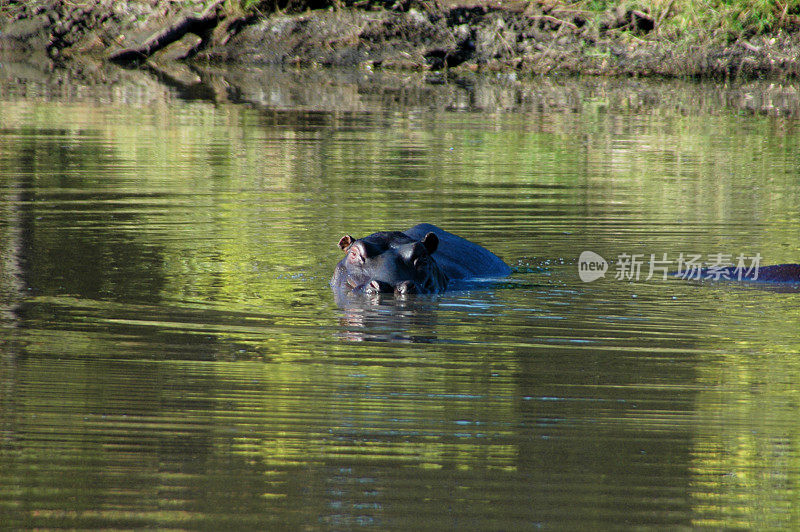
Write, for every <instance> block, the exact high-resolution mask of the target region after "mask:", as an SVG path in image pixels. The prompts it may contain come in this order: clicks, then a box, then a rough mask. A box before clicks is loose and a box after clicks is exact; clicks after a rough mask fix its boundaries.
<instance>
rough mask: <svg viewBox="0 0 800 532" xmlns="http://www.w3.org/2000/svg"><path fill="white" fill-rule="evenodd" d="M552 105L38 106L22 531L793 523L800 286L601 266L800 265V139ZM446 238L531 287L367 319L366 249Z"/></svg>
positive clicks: (667, 116) (22, 264) (628, 110)
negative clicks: (471, 247)
mask: <svg viewBox="0 0 800 532" xmlns="http://www.w3.org/2000/svg"><path fill="white" fill-rule="evenodd" d="M546 89H547V87H539V86H536V85H533V86H532V87H530V88H525V87H522V88H518V89H508V90H509V91H513V90H516V91H518V92H517V93H516V95H515V97H514V98H502V97H497V98H496V99H495V100H492V101H498V102H508V101H511V102H515V101H520V102H523V103H521V104H518V105H517V104H515V106H511V108H510V110H504V109H503V107H502V106H498V107H497V108H495V109H493V110H485V111H483V112H480V113H464V112H452V111H451V110H448V109H450V107H448V106H436V105H433V106H430V107H414V106H409V107H402V106H401V107H399V108H390V109H383V108H377V109H376V108H369V107H368V108H366V110H365V109H353V108H342V109H340V108H336V109H333V110H328V111H325V110H322V111H320V110H315V111H311V110H307V109H306V110H299V111H292V110H281V109H275V108H268V109H259V108H257V107H255V108H254V107H245V106H242V105H235V104H231V103H224V102H223V103H217V104H216V105H212V104H210V103H206V102H181V101H178V100H174V99H170V98H169V97H168V96H165V95H163V94H160V93H159V94H158V95H157V96H151V97H152V98H153V99H152V100H148V101H146V102H145V103H146V104H147V105H146V107H145V108H144V109H142V108H141V103H142V102H137V103H136V104H133V105H131V104H126V103H125V102H124V98H122V97H120V100H119V101H115V102H114V103H113V104H110V105H109V104H104V103H103V102H91V103H82V102H80V101H77V102H75V101H71V100H67V101H47V100H44V101H42V100H37V101H34V100H12V101H4V102H3V105H2V113H0V130H1V131H2V134H0V161H1V162H2V175H0V179H2V181H0V183H1V184H2V197H3V202H2V204H0V207H1V208H2V210H0V215H1V216H0V218H2V220H0V239H2V240H0V244H2V245H0V249H2V250H3V262H2V265H3V270H2V276H0V279H2V291H0V294H2V303H3V305H2V310H3V313H2V320H3V321H2V322H1V323H2V325H1V326H2V327H3V332H7V333H8V334H7V336H6V337H4V338H3V339H2V340H0V353H2V355H3V363H2V364H3V365H2V379H0V382H1V384H0V386H2V388H0V390H2V398H3V401H2V427H3V429H2V430H3V433H2V434H3V440H2V442H3V444H2V468H1V470H2V473H0V475H2V477H3V482H2V483H0V485H2V486H4V487H3V488H2V491H0V498H1V499H2V512H3V513H4V514H5V515H10V521H9V522H10V523H12V525H11V526H16V527H56V526H68V527H78V528H84V527H89V526H95V525H96V526H114V527H144V526H155V527H164V528H166V527H187V528H190V527H223V526H225V525H231V526H232V525H239V526H251V527H270V526H284V527H289V528H299V527H310V528H316V527H319V528H324V527H331V528H337V527H338V528H346V527H354V526H358V525H375V526H378V527H387V528H392V527H394V528H405V529H409V528H414V527H418V526H424V527H426V528H435V527H440V528H441V527H445V526H446V527H456V526H460V525H464V524H465V523H466V524H467V525H474V526H476V527H483V528H515V527H525V526H529V527H530V526H538V525H549V526H553V527H585V526H594V527H603V526H610V525H620V524H621V523H628V524H631V525H633V526H648V525H651V526H693V525H698V526H711V527H720V528H727V527H752V528H784V527H786V528H792V527H793V524H794V523H795V522H796V521H797V518H796V513H797V512H796V510H795V507H794V505H792V504H791V501H793V500H795V499H796V495H797V493H796V488H795V486H796V484H797V480H798V466H797V457H798V450H797V440H798V438H797V434H796V433H797V427H798V424H797V421H796V420H795V418H796V416H794V415H793V414H794V410H795V408H796V403H797V401H796V398H795V397H794V395H795V391H794V390H795V389H796V388H797V382H798V380H797V376H798V371H797V369H798V368H797V364H796V363H795V359H796V358H797V357H796V356H794V355H796V354H797V352H798V346H797V341H796V332H795V330H796V323H797V317H798V316H797V310H796V309H795V308H794V307H795V305H794V304H793V303H794V299H795V298H794V296H795V295H796V294H776V293H773V292H768V291H760V290H751V289H741V288H739V287H728V288H716V287H710V286H706V285H702V286H697V285H690V284H687V283H665V282H651V283H622V282H615V281H613V280H611V279H607V280H605V281H598V282H597V283H595V284H592V285H583V284H581V283H580V282H579V281H578V280H577V276H576V274H575V267H574V261H575V258H576V257H577V256H578V254H579V253H580V252H581V251H583V250H584V249H592V250H594V251H596V252H598V253H600V254H602V255H603V256H605V257H606V258H612V257H614V256H615V254H618V253H620V252H642V253H662V252H663V253H670V254H671V255H673V254H676V253H678V252H690V251H693V252H702V253H709V252H718V251H719V252H729V253H738V252H748V253H750V252H756V251H757V252H760V253H761V254H762V256H763V257H764V260H765V261H768V262H771V263H775V262H783V261H796V260H798V256H800V250H798V249H797V245H796V242H797V241H798V236H800V235H799V234H798V232H799V231H800V225H798V223H797V220H798V216H797V215H798V206H797V205H798V204H797V201H796V198H797V192H798V189H797V187H798V183H797V179H796V176H797V175H798V159H797V157H796V155H795V153H796V148H797V145H798V134H797V131H796V129H795V127H794V123H795V119H794V118H792V117H788V118H783V117H775V116H769V115H758V114H756V115H751V114H744V113H743V112H742V107H741V106H737V105H734V104H730V105H729V104H726V103H724V98H722V99H721V100H723V101H720V99H715V98H714V97H713V93H712V91H711V90H709V89H708V88H703V87H697V86H692V85H682V84H675V85H671V86H668V87H667V88H666V89H658V88H653V87H645V88H644V89H643V90H637V89H636V87H629V88H624V89H623V90H614V89H613V88H608V89H603V88H602V87H601V88H600V89H588V88H586V87H585V86H581V85H576V86H572V85H569V84H566V86H564V87H555V89H556V90H551V91H550V92H548V91H547V90H546ZM551 89H552V87H551ZM320 90H325V89H320ZM497 91H498V93H499V94H500V96H503V95H504V94H505V93H504V92H503V89H497ZM537 91H541V92H542V93H543V96H541V98H540V99H537V98H539V96H537V94H539V93H538V92H537ZM355 92H356V93H357V92H358V91H355ZM148 94H150V93H148ZM654 94H655V95H656V96H657V97H656V98H655V101H656V102H658V101H663V103H661V104H659V103H652V100H653V95H654ZM709 94H712V96H709ZM698 96H699V97H698ZM526 98H528V99H530V100H531V103H528V104H526V103H524V102H526V101H528V100H526ZM704 98H708V100H709V101H711V104H703V105H695V102H698V101H701V102H702V101H704ZM488 99H489V98H487V100H488ZM548 102H550V103H548ZM437 105H438V104H437ZM419 221H431V222H434V223H437V224H439V225H442V226H443V227H445V228H447V229H449V230H452V231H454V232H457V233H461V234H464V235H465V236H469V237H470V238H473V239H475V240H476V241H479V242H481V243H483V244H485V245H487V247H489V248H491V249H492V250H494V251H496V252H497V253H499V254H500V255H501V256H503V257H504V258H505V259H506V260H507V261H508V262H510V263H511V264H512V265H514V266H515V267H517V268H518V272H517V273H516V274H515V275H514V276H512V278H511V279H510V280H508V282H507V283H506V284H505V285H503V287H502V288H499V289H489V290H485V291H475V292H467V293H457V294H451V295H446V296H442V297H440V298H427V299H420V300H419V301H412V302H407V303H405V304H401V303H385V304H383V305H380V304H376V305H371V304H365V305H364V306H363V307H361V308H354V309H336V308H335V307H334V303H333V301H332V296H331V294H330V293H329V290H328V288H327V281H328V278H329V275H330V271H331V269H332V266H333V264H335V262H336V261H337V260H338V258H339V251H338V250H337V249H336V246H335V243H336V242H337V241H338V238H339V237H340V236H341V234H342V233H344V232H349V233H353V234H354V235H363V234H366V233H369V232H372V231H374V230H377V229H391V228H403V227H407V226H410V225H412V224H414V223H417V222H419ZM537 267H540V268H538V269H537Z"/></svg>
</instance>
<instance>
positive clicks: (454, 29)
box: [0, 0, 800, 79]
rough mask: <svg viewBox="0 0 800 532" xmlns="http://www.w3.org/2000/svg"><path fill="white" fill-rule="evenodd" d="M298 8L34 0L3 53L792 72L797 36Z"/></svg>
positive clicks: (671, 73)
mask: <svg viewBox="0 0 800 532" xmlns="http://www.w3.org/2000/svg"><path fill="white" fill-rule="evenodd" d="M337 5H338V6H342V7H341V8H340V9H333V8H329V9H317V10H306V11H304V12H302V13H294V14H292V13H282V12H279V11H275V12H272V13H267V14H264V13H258V12H252V13H242V12H236V11H232V10H231V9H230V8H229V7H228V4H226V3H225V2H223V1H222V0H214V1H209V0H207V1H205V2H199V1H198V2H189V1H187V2H166V1H158V0H150V1H113V0H86V1H84V2H81V3H77V2H74V1H70V0H37V1H33V2H30V1H27V2H13V1H12V2H10V3H9V4H7V5H6V6H5V7H4V8H3V9H2V11H0V51H1V52H3V53H4V54H16V55H22V56H29V55H33V56H41V57H42V58H45V59H46V60H48V61H51V62H54V63H57V62H65V61H69V60H72V59H75V58H80V57H91V58H93V59H96V60H102V61H110V62H116V63H121V64H125V65H152V66H154V67H156V68H159V69H161V70H165V71H172V72H174V73H175V74H174V75H175V76H177V77H180V76H181V75H182V74H181V71H182V69H183V68H184V67H183V66H182V65H191V64H217V63H236V64H254V65H298V66H310V67H315V66H347V67H359V68H363V69H367V70H372V69H385V70H389V69H392V70H395V69H401V70H406V69H413V70H426V71H430V70H433V71H439V70H447V71H452V72H455V73H459V72H476V71H503V72H514V73H519V74H520V75H530V74H549V73H559V74H571V75H572V74H591V75H626V76H654V75H655V76H665V77H711V78H724V79H730V78H756V77H763V78H775V77H777V78H795V77H797V76H798V74H800V60H799V59H798V58H800V40H798V38H797V37H793V36H790V35H786V34H778V35H772V36H760V37H756V38H751V39H749V40H739V41H737V42H734V43H729V44H725V45H703V46H700V45H696V46H692V45H690V44H687V43H686V42H682V43H680V44H675V43H672V42H669V41H667V40H665V39H663V38H659V37H656V36H655V31H654V30H655V29H656V28H657V25H658V23H659V21H658V20H657V18H655V17H651V16H650V15H648V14H646V13H641V12H637V11H609V12H608V13H607V14H606V15H605V16H604V17H601V19H600V20H599V21H598V20H592V21H589V20H587V19H586V18H585V14H583V13H581V12H578V11H558V10H548V8H546V7H543V6H541V5H538V4H537V5H534V4H531V3H525V2H510V3H509V2H506V3H499V2H498V3H496V4H492V3H487V2H483V3H475V2H472V3H468V1H467V0H464V1H451V2H449V3H442V2H432V3H425V4H416V3H412V2H396V3H395V4H391V5H389V4H381V5H382V6H386V7H376V6H375V5H374V4H370V3H364V2H361V3H353V4H350V5H348V3H346V2H345V3H337Z"/></svg>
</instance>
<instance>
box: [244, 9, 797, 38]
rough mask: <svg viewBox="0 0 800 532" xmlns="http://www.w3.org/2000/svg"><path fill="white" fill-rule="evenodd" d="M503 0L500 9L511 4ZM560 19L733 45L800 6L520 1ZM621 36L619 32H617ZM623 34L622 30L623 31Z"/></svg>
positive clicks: (789, 22)
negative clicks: (641, 27)
mask: <svg viewBox="0 0 800 532" xmlns="http://www.w3.org/2000/svg"><path fill="white" fill-rule="evenodd" d="M229 2H230V3H238V5H237V6H236V7H237V9H240V10H242V11H244V12H260V13H264V14H266V13H272V12H275V11H290V12H298V11H305V10H307V9H320V8H334V9H339V8H341V7H350V6H352V7H362V8H363V7H378V8H387V9H391V8H397V7H398V6H401V7H405V8H409V7H417V8H418V9H421V10H427V9H437V8H441V7H444V6H447V7H454V6H457V5H459V4H462V3H463V4H465V5H475V4H481V3H483V4H486V5H500V4H501V2H499V1H498V0H229ZM513 3H514V0H511V1H510V2H509V1H508V0H504V1H503V2H502V5H509V4H513ZM526 4H527V5H528V6H529V7H530V8H533V9H534V10H536V11H541V12H545V13H551V14H554V15H556V16H557V18H561V17H562V16H564V15H569V14H572V15H577V16H580V17H581V18H583V19H584V20H585V22H586V23H587V24H589V25H593V26H595V27H600V26H602V24H603V21H604V20H608V19H609V18H610V17H614V16H617V17H620V16H622V15H623V14H625V13H627V14H630V13H632V12H636V13H639V14H644V15H645V16H646V17H648V18H649V20H650V21H651V22H652V25H653V29H652V32H653V33H654V35H655V36H658V37H663V38H668V39H681V40H701V41H720V42H732V41H736V40H737V39H748V38H751V37H754V36H757V35H767V34H777V33H781V32H783V33H793V32H797V31H798V30H800V0H623V1H617V2H614V1H607V0H575V1H569V0H527V2H526V0H518V2H517V5H521V6H525V5H526ZM615 29H617V30H619V29H620V28H615ZM622 30H623V31H624V30H625V28H622Z"/></svg>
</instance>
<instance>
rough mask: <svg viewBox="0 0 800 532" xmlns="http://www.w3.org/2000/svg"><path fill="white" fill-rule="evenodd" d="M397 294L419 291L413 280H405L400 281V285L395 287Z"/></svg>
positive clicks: (402, 294)
mask: <svg viewBox="0 0 800 532" xmlns="http://www.w3.org/2000/svg"><path fill="white" fill-rule="evenodd" d="M394 293H395V295H398V296H404V295H406V294H416V293H417V286H416V285H415V284H414V283H412V282H411V281H403V282H401V283H398V285H397V286H396V287H395V288H394Z"/></svg>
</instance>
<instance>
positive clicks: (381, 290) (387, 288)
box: [364, 279, 394, 295]
mask: <svg viewBox="0 0 800 532" xmlns="http://www.w3.org/2000/svg"><path fill="white" fill-rule="evenodd" d="M392 290H394V288H393V287H392V285H390V284H389V283H386V282H384V281H378V280H376V279H373V280H372V281H370V282H368V283H367V284H366V285H365V286H364V292H366V293H367V294H369V295H375V294H385V293H391V292H392Z"/></svg>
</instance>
